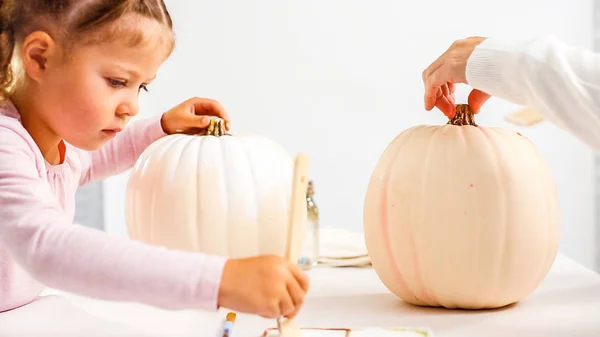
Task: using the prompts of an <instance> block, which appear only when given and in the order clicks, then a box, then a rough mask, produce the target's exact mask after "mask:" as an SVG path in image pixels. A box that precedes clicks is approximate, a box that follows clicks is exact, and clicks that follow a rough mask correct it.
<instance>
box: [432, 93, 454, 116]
mask: <svg viewBox="0 0 600 337" xmlns="http://www.w3.org/2000/svg"><path fill="white" fill-rule="evenodd" d="M436 107H437V108H438V109H440V110H441V111H442V112H443V113H444V115H446V117H448V118H449V119H452V118H454V114H455V113H456V107H455V106H454V104H453V103H452V102H450V101H449V100H448V97H446V96H442V97H440V99H438V100H437V102H436Z"/></svg>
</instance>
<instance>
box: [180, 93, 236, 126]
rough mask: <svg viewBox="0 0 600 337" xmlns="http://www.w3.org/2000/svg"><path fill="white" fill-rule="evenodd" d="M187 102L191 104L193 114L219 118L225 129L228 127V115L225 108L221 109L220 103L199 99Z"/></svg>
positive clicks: (195, 98)
mask: <svg viewBox="0 0 600 337" xmlns="http://www.w3.org/2000/svg"><path fill="white" fill-rule="evenodd" d="M188 102H189V103H191V104H192V106H193V108H194V111H193V113H194V114H195V115H208V116H215V117H220V118H221V119H223V120H224V121H225V127H226V128H227V127H228V126H229V123H230V120H229V115H228V114H227V111H225V108H223V106H222V105H221V103H219V102H217V101H215V100H212V99H208V98H199V97H194V98H191V99H189V100H188Z"/></svg>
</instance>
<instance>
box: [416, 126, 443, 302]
mask: <svg viewBox="0 0 600 337" xmlns="http://www.w3.org/2000/svg"><path fill="white" fill-rule="evenodd" d="M431 127H433V133H432V134H431V137H430V138H429V140H428V141H427V147H426V149H425V151H424V152H425V153H424V155H423V164H422V165H423V166H422V167H425V168H427V169H431V168H430V164H429V163H430V162H431V157H432V156H431V152H432V147H433V146H434V144H435V142H436V140H437V138H436V135H437V134H438V133H439V132H442V133H443V132H444V130H443V128H441V127H434V126H430V127H428V128H429V129H431ZM436 169H439V168H438V167H436ZM422 174H423V176H427V171H424V172H422ZM426 187H427V179H423V180H421V188H420V191H419V194H420V198H421V199H423V198H424V197H425V195H426V191H427V188H426ZM423 212H428V211H427V209H426V208H421V209H419V214H417V215H416V216H417V219H418V221H414V222H410V231H409V232H408V234H409V242H410V244H411V250H412V252H413V268H414V270H415V276H416V279H417V283H418V284H419V286H420V287H421V289H420V292H421V293H422V297H423V302H425V303H428V304H429V305H432V304H436V303H437V304H438V305H439V304H440V303H439V302H438V301H437V300H436V298H435V297H436V296H433V294H429V292H428V291H427V289H428V288H429V290H430V291H431V292H434V288H433V287H431V285H430V284H425V282H424V279H428V278H427V277H423V275H422V273H423V271H424V270H425V269H427V266H426V265H423V268H421V267H420V266H421V262H422V261H420V259H419V256H420V254H418V253H419V249H418V247H422V245H421V244H418V243H417V242H415V236H416V235H415V232H416V231H417V230H418V229H419V227H421V226H420V223H421V221H422V219H423V218H424V215H423ZM420 238H421V240H422V235H421V236H420ZM419 241H420V240H419Z"/></svg>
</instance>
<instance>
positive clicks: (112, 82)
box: [107, 78, 126, 88]
mask: <svg viewBox="0 0 600 337" xmlns="http://www.w3.org/2000/svg"><path fill="white" fill-rule="evenodd" d="M107 81H108V84H109V85H110V86H111V87H114V88H122V87H124V86H125V85H126V83H125V81H122V80H116V79H114V78H109V79H107Z"/></svg>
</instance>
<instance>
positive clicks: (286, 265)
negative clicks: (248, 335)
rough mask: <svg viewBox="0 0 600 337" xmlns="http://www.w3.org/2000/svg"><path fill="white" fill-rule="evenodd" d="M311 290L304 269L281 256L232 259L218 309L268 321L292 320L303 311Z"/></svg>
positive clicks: (225, 271) (228, 264)
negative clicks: (273, 319)
mask: <svg viewBox="0 0 600 337" xmlns="http://www.w3.org/2000/svg"><path fill="white" fill-rule="evenodd" d="M308 286H309V280H308V277H307V276H306V274H305V273H304V272H303V271H302V270H301V269H300V267H299V266H298V265H297V264H294V263H291V262H289V261H287V260H285V259H284V258H282V257H281V256H277V255H262V256H256V257H249V258H244V259H230V260H227V262H226V263H225V268H224V269H223V275H222V277H221V285H220V287H219V296H218V305H219V307H225V308H228V309H231V310H236V311H238V312H244V313H251V314H255V315H259V316H262V317H264V318H277V317H281V316H285V317H288V318H291V317H294V316H296V315H297V314H298V311H300V308H301V307H302V304H303V303H304V296H305V295H306V292H307V291H308Z"/></svg>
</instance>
